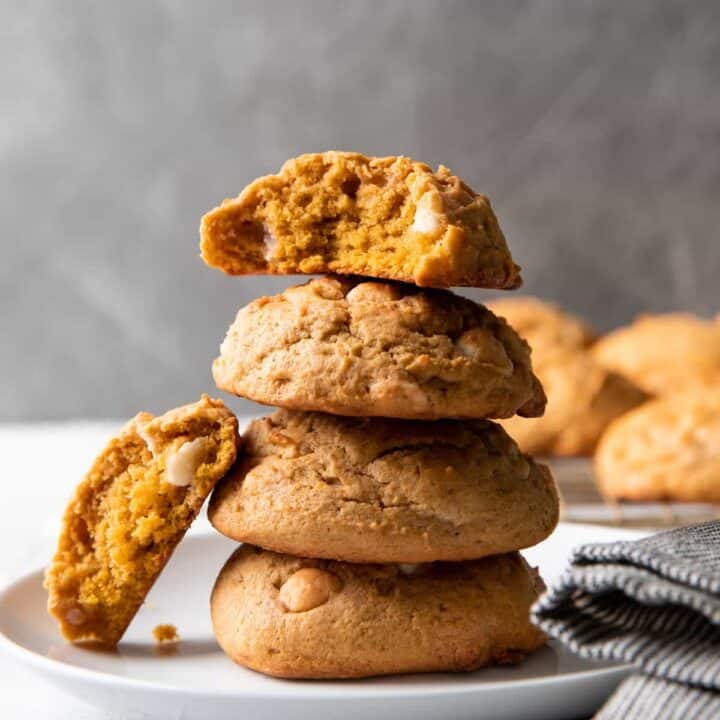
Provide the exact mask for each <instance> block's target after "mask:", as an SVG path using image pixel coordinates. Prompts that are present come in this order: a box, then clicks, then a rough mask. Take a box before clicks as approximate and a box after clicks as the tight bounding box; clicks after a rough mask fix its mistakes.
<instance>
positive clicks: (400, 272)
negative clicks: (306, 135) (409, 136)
mask: <svg viewBox="0 0 720 720" xmlns="http://www.w3.org/2000/svg"><path fill="white" fill-rule="evenodd" d="M200 236H201V242H200V249H201V253H202V257H203V259H204V260H205V262H206V263H207V264H208V265H210V266H211V267H215V268H219V269H220V270H223V271H224V272H226V273H228V274H231V275H251V274H280V275H285V274H316V273H317V274H320V273H339V274H346V275H363V276H369V277H377V278H383V279H389V280H398V281H402V282H408V283H414V284H416V285H419V286H423V287H441V288H447V287H451V286H453V285H466V286H473V287H486V288H501V289H509V288H516V287H519V286H520V284H521V278H520V268H519V267H518V266H517V265H515V263H514V262H513V259H512V257H511V255H510V251H509V250H508V246H507V243H506V242H505V237H504V235H503V233H502V230H501V229H500V225H499V223H498V220H497V218H496V217H495V213H494V212H493V209H492V207H491V205H490V202H489V200H488V199H487V198H486V197H485V196H484V195H480V194H477V193H475V192H474V191H473V190H472V189H471V188H470V187H469V186H468V185H466V184H465V183H464V182H463V181H462V180H461V179H460V178H459V177H457V176H456V175H453V174H452V172H451V171H450V170H448V169H447V168H446V167H444V166H442V165H441V166H440V167H439V168H438V170H437V172H433V170H432V169H431V168H430V167H429V166H428V165H426V164H424V163H421V162H416V161H415V160H411V159H410V158H407V157H383V158H377V157H366V156H365V155H361V154H360V153H353V152H338V151H330V152H324V153H315V154H307V155H301V156H299V157H297V158H293V159H291V160H288V161H287V162H286V163H285V164H284V165H283V166H282V168H281V169H280V172H279V173H278V174H277V175H267V176H265V177H261V178H258V179H257V180H255V181H254V182H252V183H251V184H250V185H248V186H247V187H246V188H245V189H244V190H243V191H242V192H241V193H240V195H238V197H236V198H234V199H232V200H225V201H224V202H223V203H222V204H221V205H220V206H219V207H217V208H215V209H214V210H211V211H210V212H209V213H207V214H206V215H205V216H204V217H203V218H202V222H201V225H200Z"/></svg>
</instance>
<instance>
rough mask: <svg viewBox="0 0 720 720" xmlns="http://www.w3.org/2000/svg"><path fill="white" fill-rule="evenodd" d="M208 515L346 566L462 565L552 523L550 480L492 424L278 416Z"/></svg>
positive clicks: (268, 541)
mask: <svg viewBox="0 0 720 720" xmlns="http://www.w3.org/2000/svg"><path fill="white" fill-rule="evenodd" d="M244 440H245V442H244V452H243V459H242V461H241V462H240V463H238V465H237V466H236V468H235V469H234V470H233V471H232V472H231V473H230V474H229V475H227V476H226V477H225V478H224V479H223V481H222V482H221V483H220V484H219V485H218V486H217V488H216V489H215V492H214V493H213V496H212V498H211V502H210V509H209V513H208V514H209V517H210V521H211V522H212V524H213V525H214V526H215V528H216V529H217V530H219V531H220V532H221V533H223V534H224V535H227V536H228V537H231V538H233V539H234V540H240V541H243V542H249V543H252V544H253V545H260V546H262V547H264V548H267V549H270V550H275V551H276V552H285V553H290V554H292V555H301V556H303V557H320V558H331V559H336V560H345V561H349V562H369V563H388V562H404V563H416V562H429V561H435V560H466V559H474V558H480V557H484V556H486V555H495V554H498V553H504V552H509V551H511V550H518V549H520V548H524V547H529V546H531V545H535V544H536V543H538V542H540V541H541V540H544V539H545V538H546V537H547V536H548V535H549V534H550V533H551V532H552V530H553V529H554V527H555V525H556V523H557V519H558V499H557V493H556V489H555V484H554V482H553V479H552V477H551V475H550V472H549V471H548V469H547V468H546V467H544V466H543V465H537V464H535V463H534V462H533V460H532V459H531V458H529V457H527V456H523V455H522V454H521V453H520V451H519V450H518V448H517V446H516V445H515V443H514V442H513V441H512V439H511V438H509V437H508V436H507V434H506V433H505V432H504V431H503V430H502V428H501V427H500V426H499V425H496V424H495V423H492V422H490V421H489V420H477V421H469V422H458V421H453V420H440V421H437V422H434V423H427V422H413V421H409V420H385V419H382V418H369V419H365V418H344V417H338V416H334V415H324V414H321V413H302V412H296V411H291V410H279V411H277V412H276V413H275V414H274V415H272V416H271V417H267V418H263V419H261V420H255V421H254V422H253V423H251V425H250V427H249V428H248V430H247V432H246V433H245V437H244Z"/></svg>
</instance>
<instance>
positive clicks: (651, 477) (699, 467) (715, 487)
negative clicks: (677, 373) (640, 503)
mask: <svg viewBox="0 0 720 720" xmlns="http://www.w3.org/2000/svg"><path fill="white" fill-rule="evenodd" d="M595 472H596V476H597V480H598V484H599V486H600V490H601V492H602V493H603V494H604V495H605V496H606V497H610V498H614V499H618V500H644V501H652V500H676V501H688V502H720V384H718V383H715V384H713V383H710V382H708V383H706V384H704V385H698V386H695V387H691V388H688V389H686V390H684V391H683V392H679V393H674V394H672V395H668V396H666V397H662V398H658V399H656V400H652V401H650V402H648V403H646V404H645V405H643V406H642V407H639V408H637V409H635V410H633V411H632V412H630V413H628V414H627V415H625V416H623V417H621V418H619V419H617V420H616V421H615V422H613V423H612V424H611V425H610V426H609V427H608V429H607V431H606V432H605V434H604V435H603V437H602V438H601V440H600V443H599V445H598V448H597V453H596V455H595Z"/></svg>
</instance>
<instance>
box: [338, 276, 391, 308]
mask: <svg viewBox="0 0 720 720" xmlns="http://www.w3.org/2000/svg"><path fill="white" fill-rule="evenodd" d="M399 297H400V293H399V291H398V289H397V287H395V286H394V285H387V284H385V283H380V282H372V281H371V282H362V283H359V284H358V285H356V286H355V287H354V288H353V289H352V290H351V291H350V292H349V293H348V294H347V295H346V296H345V299H346V300H347V301H348V302H349V303H350V304H351V305H352V304H353V303H356V302H371V303H372V302H385V301H391V300H397V299H398V298H399Z"/></svg>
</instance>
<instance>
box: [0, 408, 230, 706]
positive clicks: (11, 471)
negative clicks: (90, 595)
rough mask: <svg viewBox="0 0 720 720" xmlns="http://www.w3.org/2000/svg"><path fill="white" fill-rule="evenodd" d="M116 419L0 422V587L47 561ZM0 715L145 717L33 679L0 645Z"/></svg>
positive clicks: (195, 528)
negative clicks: (74, 497)
mask: <svg viewBox="0 0 720 720" xmlns="http://www.w3.org/2000/svg"><path fill="white" fill-rule="evenodd" d="M241 422H242V419H241ZM121 425H122V422H120V421H103V422H73V423H43V424H21V425H1V424H0V457H1V458H2V468H3V477H2V480H1V481H0V482H1V487H2V507H3V509H4V512H3V517H2V522H0V587H3V586H4V585H5V584H7V583H8V582H9V581H11V580H13V579H15V578H17V577H18V576H19V575H22V574H25V573H27V572H29V571H31V570H35V569H37V568H39V567H43V566H44V565H45V564H47V562H48V560H49V558H50V557H51V556H52V553H53V551H54V546H55V542H56V538H57V533H58V530H59V527H60V517H61V515H62V512H63V510H64V508H65V504H66V503H67V501H68V498H69V497H70V495H71V493H72V490H73V488H74V487H75V485H76V484H77V483H78V481H79V480H80V479H81V478H82V476H83V475H84V473H85V472H86V471H87V469H88V468H89V467H90V464H91V463H92V461H93V459H94V457H95V455H97V453H98V452H99V451H100V449H101V448H102V447H103V445H104V444H105V442H106V440H107V439H108V437H109V436H110V435H112V433H113V432H114V431H115V430H117V428H119V427H120V426H121ZM207 527H208V523H207V520H206V519H205V514H204V513H201V516H200V517H199V518H198V520H197V521H196V523H195V526H193V529H192V530H191V532H193V531H194V532H197V531H198V530H201V529H203V528H207ZM0 718H1V719H2V720H20V719H22V720H28V719H32V720H35V718H38V719H40V718H42V719H43V720H55V719H56V718H57V719H58V720H59V719H60V718H62V719H63V720H65V719H66V718H67V719H69V720H149V716H146V715H144V714H138V715H133V716H128V715H127V714H122V715H120V714H118V713H114V712H113V709H112V708H107V709H106V710H100V709H97V708H95V707H92V706H90V705H87V704H85V703H83V702H82V701H80V700H77V699H75V698H73V697H71V696H70V695H67V694H65V693H64V692H62V691H61V690H58V689H56V688H55V687H54V686H52V685H49V684H47V683H46V682H44V681H42V680H40V679H39V678H38V677H37V676H35V675H34V674H32V673H31V672H29V671H28V670H26V669H25V668H24V667H22V666H21V665H19V664H18V663H17V661H15V660H14V659H12V658H11V657H9V656H7V655H6V654H3V653H2V652H1V651H0ZM178 720H179V719H178ZM183 720H192V719H191V718H185V717H184V718H183Z"/></svg>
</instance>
